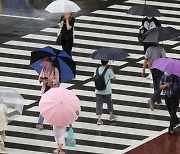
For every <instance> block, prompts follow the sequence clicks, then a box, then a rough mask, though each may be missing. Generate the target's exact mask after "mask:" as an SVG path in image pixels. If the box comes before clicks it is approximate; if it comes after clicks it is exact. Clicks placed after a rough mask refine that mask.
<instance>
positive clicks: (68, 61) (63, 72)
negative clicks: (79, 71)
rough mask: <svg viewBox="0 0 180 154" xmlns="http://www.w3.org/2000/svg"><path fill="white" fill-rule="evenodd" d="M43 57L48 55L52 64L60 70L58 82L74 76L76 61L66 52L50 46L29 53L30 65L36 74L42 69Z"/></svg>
mask: <svg viewBox="0 0 180 154" xmlns="http://www.w3.org/2000/svg"><path fill="white" fill-rule="evenodd" d="M45 57H50V58H51V59H52V60H53V61H54V66H55V67H57V68H58V70H59V72H60V80H59V81H60V83H63V82H66V81H69V80H72V79H73V78H75V74H76V63H75V62H74V61H73V59H72V58H71V57H70V56H69V55H68V54H67V53H66V52H64V51H61V50H57V49H54V48H52V47H45V48H41V49H38V50H36V51H33V52H32V53H31V61H30V66H31V67H32V68H33V69H34V70H35V71H36V72H37V73H38V74H40V73H41V70H42V69H43V66H41V63H42V60H43V58H45Z"/></svg>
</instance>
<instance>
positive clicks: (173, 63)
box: [153, 58, 180, 76]
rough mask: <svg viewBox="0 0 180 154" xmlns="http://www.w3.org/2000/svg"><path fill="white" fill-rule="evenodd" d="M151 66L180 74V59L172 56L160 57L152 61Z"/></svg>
mask: <svg viewBox="0 0 180 154" xmlns="http://www.w3.org/2000/svg"><path fill="white" fill-rule="evenodd" d="M153 67H155V68H157V69H159V70H161V71H163V72H168V73H171V74H174V75H177V76H180V60H176V59H172V58H160V59H158V60H156V61H154V63H153Z"/></svg>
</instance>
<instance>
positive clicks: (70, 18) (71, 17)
mask: <svg viewBox="0 0 180 154" xmlns="http://www.w3.org/2000/svg"><path fill="white" fill-rule="evenodd" d="M73 18H74V16H73V13H72V12H71V13H70V17H69V21H71V20H72V19H73ZM62 20H65V18H64V15H63V16H62Z"/></svg>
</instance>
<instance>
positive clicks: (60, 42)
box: [56, 28, 62, 45]
mask: <svg viewBox="0 0 180 154" xmlns="http://www.w3.org/2000/svg"><path fill="white" fill-rule="evenodd" d="M56 43H57V44H58V45H61V44H62V28H60V29H59V31H58V32H57V39H56Z"/></svg>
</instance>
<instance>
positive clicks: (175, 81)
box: [160, 72, 180, 135]
mask: <svg viewBox="0 0 180 154" xmlns="http://www.w3.org/2000/svg"><path fill="white" fill-rule="evenodd" d="M160 89H161V90H163V93H164V95H165V103H166V107H167V109H168V112H169V114H170V126H169V129H168V133H169V134H170V135H171V134H173V128H174V127H176V126H178V125H179V124H180V123H179V119H178V117H177V114H176V112H177V109H178V107H179V96H180V77H178V76H175V75H173V74H171V73H167V72H166V73H165V74H164V75H163V76H162V78H161V81H160Z"/></svg>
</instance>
